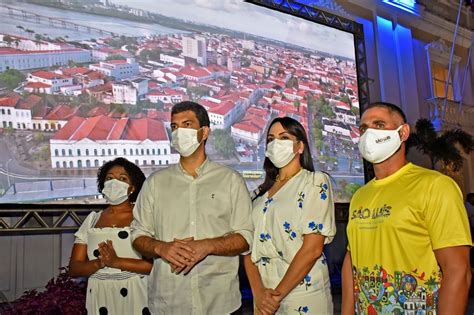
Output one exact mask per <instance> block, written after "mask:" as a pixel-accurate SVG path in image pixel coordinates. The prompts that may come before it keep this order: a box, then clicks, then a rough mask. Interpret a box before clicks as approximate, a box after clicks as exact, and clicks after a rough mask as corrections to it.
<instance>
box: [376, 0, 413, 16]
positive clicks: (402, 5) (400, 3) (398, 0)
mask: <svg viewBox="0 0 474 315" xmlns="http://www.w3.org/2000/svg"><path fill="white" fill-rule="evenodd" d="M383 2H384V3H386V4H388V5H391V6H394V7H396V8H398V9H400V10H403V11H406V12H409V13H411V14H415V15H419V10H418V6H417V4H416V0H383Z"/></svg>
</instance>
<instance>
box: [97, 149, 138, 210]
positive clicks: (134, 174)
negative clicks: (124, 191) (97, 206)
mask: <svg viewBox="0 0 474 315" xmlns="http://www.w3.org/2000/svg"><path fill="white" fill-rule="evenodd" d="M114 166H122V167H123V168H124V169H125V171H126V172H127V174H128V176H130V179H131V180H132V185H133V186H135V190H134V191H133V193H132V194H130V196H128V200H130V202H135V200H137V197H138V193H140V190H141V189H142V185H143V182H144V181H145V179H146V177H145V174H143V172H142V170H141V169H140V168H139V167H138V166H137V165H135V164H134V163H132V162H130V161H129V160H127V159H125V158H122V157H119V158H116V159H115V160H112V161H108V162H106V163H105V164H104V165H102V166H101V167H100V168H99V170H98V171H97V189H98V191H99V192H100V193H102V189H104V183H105V178H106V177H107V173H108V172H109V171H110V169H111V168H112V167H114Z"/></svg>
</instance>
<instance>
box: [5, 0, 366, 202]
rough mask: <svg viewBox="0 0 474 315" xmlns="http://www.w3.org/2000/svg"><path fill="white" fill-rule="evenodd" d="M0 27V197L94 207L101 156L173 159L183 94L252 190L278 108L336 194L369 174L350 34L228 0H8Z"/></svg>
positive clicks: (151, 164) (143, 162) (153, 164)
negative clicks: (300, 129)
mask: <svg viewBox="0 0 474 315" xmlns="http://www.w3.org/2000/svg"><path fill="white" fill-rule="evenodd" d="M0 29H1V31H0V32H1V33H0V93H1V94H0V120H1V121H0V127H1V128H2V129H1V133H0V193H1V196H0V202H2V203H37V202H50V203H53V202H56V203H57V202H60V203H89V202H102V199H101V197H100V196H99V194H98V192H97V188H96V173H97V169H98V167H100V166H101V165H103V163H105V162H106V161H109V160H112V159H114V158H116V157H125V158H127V159H129V160H130V161H132V162H134V163H136V164H138V165H139V166H140V167H141V168H142V170H143V171H144V172H145V174H146V175H149V174H150V173H152V172H153V171H156V170H159V169H160V168H163V167H167V166H168V165H171V164H174V163H177V162H178V160H179V155H178V154H177V153H176V151H174V150H173V148H171V146H170V136H171V135H170V126H169V124H170V110H171V107H172V106H173V104H175V103H177V102H180V101H183V100H192V101H196V102H198V103H200V104H201V105H203V106H204V107H205V108H206V109H207V111H208V113H209V116H210V120H211V130H212V131H211V137H210V139H209V141H208V142H207V153H208V156H209V158H210V159H211V160H213V161H216V162H220V163H223V164H226V165H228V166H230V167H232V168H234V169H236V170H238V171H239V172H240V173H241V174H242V175H243V176H244V178H245V179H246V180H247V183H248V187H249V189H250V190H252V189H254V188H256V187H257V185H258V184H260V183H261V182H262V181H263V178H264V172H263V170H262V164H263V160H264V149H265V135H266V131H267V126H268V124H269V123H270V122H271V121H272V119H273V118H275V117H282V116H289V117H293V118H295V119H297V120H298V121H300V122H301V123H302V125H303V126H304V127H305V128H306V130H307V133H308V136H309V139H310V144H311V151H312V154H313V158H314V163H315V166H316V169H319V170H323V171H325V172H327V173H329V174H330V175H331V176H332V178H333V180H334V191H335V200H336V201H337V202H347V201H349V199H350V197H351V195H352V194H353V192H354V191H355V190H356V189H357V188H358V187H360V185H362V184H363V182H364V171H363V165H362V160H361V157H360V154H359V152H358V150H357V142H358V139H359V130H358V128H357V126H358V122H359V108H360V106H359V95H358V90H359V89H358V81H357V78H358V76H357V65H356V54H355V45H354V35H353V34H351V33H350V32H345V31H341V30H339V29H336V28H333V27H331V26H328V25H323V24H319V23H315V22H313V21H310V20H308V19H304V18H302V17H299V16H295V14H286V13H284V12H281V11H278V10H273V9H270V8H266V7H263V6H259V5H255V4H253V3H251V2H243V1H235V0H225V1H224V0H223V1H214V0H208V1H205V0H160V1H153V0H137V1H126V0H101V1H96V0H77V1H61V2H58V1H24V2H16V1H10V2H9V1H3V2H2V4H0Z"/></svg>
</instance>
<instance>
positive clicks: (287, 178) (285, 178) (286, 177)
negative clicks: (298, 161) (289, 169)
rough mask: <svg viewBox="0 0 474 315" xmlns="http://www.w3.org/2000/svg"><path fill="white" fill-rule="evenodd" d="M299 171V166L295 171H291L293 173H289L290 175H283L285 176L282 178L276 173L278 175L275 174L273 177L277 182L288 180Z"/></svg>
mask: <svg viewBox="0 0 474 315" xmlns="http://www.w3.org/2000/svg"><path fill="white" fill-rule="evenodd" d="M300 171H301V167H300V168H299V169H298V170H297V171H296V172H295V173H293V174H291V175H287V176H285V177H283V178H282V177H280V174H278V175H277V176H276V178H275V181H276V182H278V183H281V182H284V181H286V180H289V179H291V178H292V177H294V176H295V175H296V174H298V173H299V172H300Z"/></svg>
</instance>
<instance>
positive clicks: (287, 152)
mask: <svg viewBox="0 0 474 315" xmlns="http://www.w3.org/2000/svg"><path fill="white" fill-rule="evenodd" d="M294 143H295V142H294V141H292V140H280V139H274V140H272V142H270V143H269V144H267V151H266V152H265V156H266V157H267V158H269V159H270V161H272V163H273V165H275V166H276V167H278V168H282V167H283V166H285V165H287V164H288V163H290V162H291V160H293V158H294V157H295V155H296V153H295V152H293V144H294Z"/></svg>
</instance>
